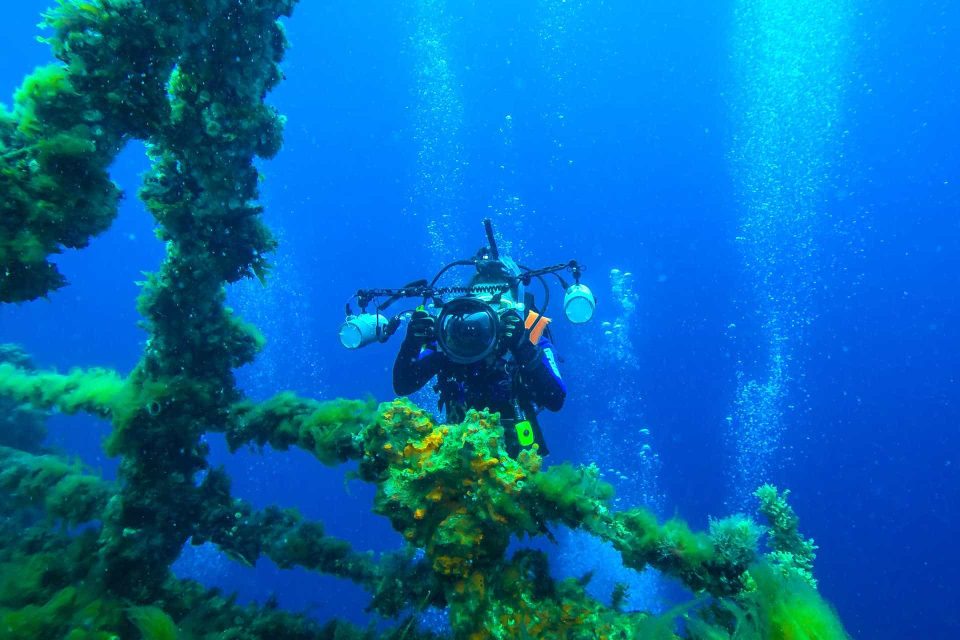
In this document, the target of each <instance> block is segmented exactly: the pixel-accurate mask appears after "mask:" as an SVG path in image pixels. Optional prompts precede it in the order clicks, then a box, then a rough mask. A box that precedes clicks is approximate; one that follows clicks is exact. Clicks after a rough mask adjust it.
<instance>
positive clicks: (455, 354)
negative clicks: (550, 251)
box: [340, 218, 596, 364]
mask: <svg viewBox="0 0 960 640" xmlns="http://www.w3.org/2000/svg"><path fill="white" fill-rule="evenodd" d="M483 225H484V231H485V232H486V236H487V246H485V247H482V248H481V249H480V250H479V251H478V252H477V254H476V255H475V256H474V257H473V258H471V259H466V260H457V261H454V262H451V263H450V264H448V265H446V266H445V267H443V268H442V269H441V270H440V271H439V272H438V273H437V274H436V275H435V276H434V277H433V279H432V280H431V281H429V282H428V281H427V280H417V281H415V282H411V283H409V284H407V285H406V286H404V287H400V288H397V289H361V290H359V291H357V293H356V294H355V295H354V296H353V297H352V298H351V300H350V301H348V302H347V304H346V316H347V317H346V319H345V320H344V322H343V324H342V325H341V326H340V343H341V344H342V345H343V346H344V347H345V348H347V349H359V348H360V347H365V346H367V345H368V344H373V343H374V342H386V341H387V340H388V339H389V338H390V336H392V335H393V334H394V333H395V332H396V330H397V328H399V326H400V323H401V320H402V319H403V318H404V317H405V316H409V315H410V314H412V313H413V311H414V309H407V310H404V311H401V312H399V313H397V314H396V315H394V316H392V317H388V316H387V315H386V314H385V313H384V312H385V311H386V310H387V308H388V307H390V306H392V305H393V304H394V303H396V302H398V301H399V300H401V299H405V298H419V299H420V304H419V305H418V306H417V307H416V310H422V311H426V312H427V313H430V314H431V315H433V316H434V317H435V318H436V319H437V321H436V327H437V338H436V339H437V347H438V348H439V349H441V350H442V351H443V352H444V354H446V356H447V357H448V358H450V360H451V361H453V362H457V363H461V364H469V363H472V362H477V361H479V360H482V359H483V358H486V357H488V356H490V355H491V354H494V353H500V352H502V351H503V350H504V349H505V346H504V319H505V318H506V317H507V316H508V315H509V314H516V315H517V316H518V317H519V319H520V322H521V323H525V324H526V326H527V327H528V328H530V327H537V326H541V324H542V325H544V326H545V324H546V322H545V321H546V310H547V307H548V305H549V302H550V288H549V286H548V285H547V281H546V278H545V276H549V275H552V276H554V277H556V278H557V280H558V281H559V283H560V285H561V286H562V287H563V289H564V300H563V310H564V315H565V316H566V317H567V319H568V320H570V322H572V323H574V324H582V323H585V322H587V321H589V320H590V319H591V318H592V317H593V312H594V309H595V308H596V299H595V298H594V296H593V293H592V292H591V291H590V289H589V288H588V287H587V286H586V285H584V284H582V283H581V282H580V276H581V273H582V267H581V266H580V265H579V264H578V263H577V262H576V261H575V260H571V261H570V262H566V263H562V264H557V265H552V266H548V267H542V268H540V269H530V268H528V267H524V266H523V265H519V264H517V263H516V262H514V260H513V259H512V258H510V257H509V256H501V255H500V251H499V249H498V247H497V243H496V239H495V237H494V234H493V223H492V222H491V221H490V219H489V218H487V219H485V220H484V221H483ZM468 266H469V267H473V268H474V270H475V274H474V275H473V277H472V278H471V279H470V281H469V284H467V285H466V286H446V287H438V286H437V283H438V282H439V281H440V278H441V277H442V276H443V275H444V274H445V273H447V272H448V271H449V270H451V269H453V268H455V267H468ZM563 271H569V272H570V273H571V275H572V276H573V280H574V282H573V284H572V285H568V284H567V282H566V281H565V280H564V279H563V277H561V275H560V273H561V272H563ZM533 279H537V280H538V281H539V282H540V283H541V284H542V285H543V290H544V301H543V305H542V306H541V307H539V308H537V306H536V305H535V302H534V299H533V296H532V295H529V294H528V292H527V286H528V285H529V284H530V283H531V282H532V281H533ZM353 300H356V302H357V304H358V306H359V307H360V313H357V314H355V313H353V310H352V308H351V304H350V302H351V301H353ZM370 306H373V310H372V312H371V311H368V310H367V309H368V308H369V307H370ZM541 321H544V322H541Z"/></svg>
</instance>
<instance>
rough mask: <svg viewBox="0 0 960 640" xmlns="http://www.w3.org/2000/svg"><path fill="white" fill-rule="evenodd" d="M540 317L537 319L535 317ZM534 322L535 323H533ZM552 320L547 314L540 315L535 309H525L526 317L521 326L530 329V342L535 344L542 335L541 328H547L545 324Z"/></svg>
mask: <svg viewBox="0 0 960 640" xmlns="http://www.w3.org/2000/svg"><path fill="white" fill-rule="evenodd" d="M538 317H539V318H540V319H539V320H537V318H538ZM534 322H536V325H534ZM551 322H553V321H552V320H551V319H550V318H548V317H547V316H542V315H540V314H539V313H537V312H535V311H527V319H526V320H524V321H523V326H525V327H526V328H527V329H529V330H530V342H532V343H533V344H537V343H538V342H540V337H541V336H542V335H543V330H544V329H546V328H547V325H548V324H550V323H551Z"/></svg>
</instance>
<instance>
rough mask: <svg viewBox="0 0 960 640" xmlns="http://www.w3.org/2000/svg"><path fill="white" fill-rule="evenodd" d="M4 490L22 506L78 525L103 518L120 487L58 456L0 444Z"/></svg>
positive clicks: (1, 483) (1, 476)
mask: <svg viewBox="0 0 960 640" xmlns="http://www.w3.org/2000/svg"><path fill="white" fill-rule="evenodd" d="M0 490H3V491H4V492H5V493H6V494H7V495H8V496H9V497H10V498H12V500H13V501H14V503H15V504H18V505H20V506H21V507H28V508H31V507H32V508H37V509H40V510H42V511H44V512H45V513H46V514H48V515H49V516H50V517H52V518H56V519H58V520H62V521H63V522H65V523H67V524H71V525H74V524H82V523H84V522H90V521H93V520H97V519H99V518H100V515H101V513H103V509H104V507H105V506H106V504H107V500H109V498H110V496H111V495H112V494H113V493H114V492H115V491H116V487H114V486H113V485H112V484H111V483H109V482H105V481H104V480H102V479H101V478H100V477H99V476H95V475H92V474H89V473H86V472H85V471H84V470H83V468H82V467H81V466H80V465H79V464H68V463H66V462H65V461H64V460H63V459H62V458H60V457H58V456H54V455H34V454H31V453H27V452H25V451H18V450H16V449H10V448H8V447H0Z"/></svg>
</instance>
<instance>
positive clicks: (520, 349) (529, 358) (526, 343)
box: [510, 331, 540, 369]
mask: <svg viewBox="0 0 960 640" xmlns="http://www.w3.org/2000/svg"><path fill="white" fill-rule="evenodd" d="M510 353H512V354H513V359H514V360H515V361H516V363H517V364H518V365H519V366H520V368H521V369H525V368H526V367H528V366H529V365H531V364H533V363H534V362H537V361H538V360H540V347H538V346H537V345H535V344H533V343H532V342H530V338H529V337H528V334H527V333H526V331H524V335H523V339H522V340H520V343H519V344H517V345H516V346H515V347H513V348H511V349H510Z"/></svg>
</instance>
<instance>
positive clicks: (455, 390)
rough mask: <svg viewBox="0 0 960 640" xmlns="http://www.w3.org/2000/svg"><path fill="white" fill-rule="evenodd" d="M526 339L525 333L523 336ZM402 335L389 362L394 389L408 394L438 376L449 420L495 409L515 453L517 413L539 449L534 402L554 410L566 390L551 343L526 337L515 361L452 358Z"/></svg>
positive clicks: (542, 450) (438, 388) (560, 404)
mask: <svg viewBox="0 0 960 640" xmlns="http://www.w3.org/2000/svg"><path fill="white" fill-rule="evenodd" d="M524 340H526V338H524ZM421 344H422V343H421V342H419V341H417V340H412V339H409V338H408V339H405V340H404V341H403V344H402V345H401V346H400V351H399V353H398V354H397V359H396V361H395V362H394V365H393V389H394V391H395V392H396V393H397V394H398V395H404V396H405V395H410V394H411V393H413V392H415V391H418V390H419V389H421V388H422V387H423V386H424V385H425V384H426V383H427V382H428V381H429V380H430V379H431V378H433V377H434V376H436V377H437V385H436V387H434V388H435V390H436V391H437V392H438V393H439V394H440V405H441V406H443V408H444V410H445V412H446V419H447V421H448V422H460V421H461V420H463V417H464V415H465V413H466V410H467V409H489V410H490V411H497V412H499V413H500V420H501V423H502V424H503V426H504V433H505V436H506V444H507V451H508V452H509V453H510V454H511V455H513V456H515V455H516V454H517V452H518V451H519V448H520V445H519V442H518V440H517V435H516V432H515V430H514V429H513V427H514V425H515V424H516V423H517V421H518V420H520V419H526V420H529V421H530V422H531V423H532V427H533V429H534V434H535V435H536V441H537V443H538V444H539V446H540V453H541V454H543V455H545V454H546V453H547V451H546V445H545V444H544V442H543V437H542V435H541V434H540V432H539V426H538V425H537V422H536V413H537V408H544V409H549V410H550V411H559V410H560V408H561V407H563V401H564V399H565V398H566V396H567V389H566V385H564V383H563V380H562V379H561V377H560V371H559V370H558V369H557V365H556V357H555V355H554V350H553V345H552V344H551V343H550V341H549V340H548V339H547V338H546V337H541V338H540V340H539V342H538V343H537V345H536V346H534V345H532V344H530V343H529V342H528V343H527V344H526V345H524V347H526V348H525V349H523V350H522V351H521V352H520V353H521V358H520V362H521V363H522V364H519V365H518V364H517V363H516V362H514V361H512V360H508V359H507V358H505V357H501V358H498V359H497V360H495V361H494V362H493V363H492V364H490V363H488V362H487V361H481V362H476V363H473V364H457V363H455V362H452V361H451V360H450V359H449V358H447V356H446V355H444V353H443V352H441V351H440V350H439V349H438V348H437V346H436V342H428V343H427V344H426V345H425V346H421Z"/></svg>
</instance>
